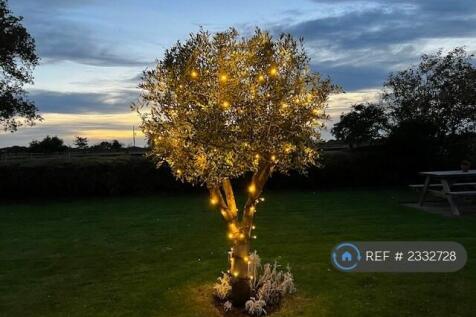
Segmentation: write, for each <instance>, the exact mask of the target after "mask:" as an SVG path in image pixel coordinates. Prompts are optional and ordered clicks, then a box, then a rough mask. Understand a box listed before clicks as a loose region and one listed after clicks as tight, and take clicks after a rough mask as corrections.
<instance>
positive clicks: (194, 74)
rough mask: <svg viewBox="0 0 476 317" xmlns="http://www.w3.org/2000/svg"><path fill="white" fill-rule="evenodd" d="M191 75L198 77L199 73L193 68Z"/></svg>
mask: <svg viewBox="0 0 476 317" xmlns="http://www.w3.org/2000/svg"><path fill="white" fill-rule="evenodd" d="M190 76H192V78H197V77H198V73H197V71H196V70H192V72H191V73H190Z"/></svg>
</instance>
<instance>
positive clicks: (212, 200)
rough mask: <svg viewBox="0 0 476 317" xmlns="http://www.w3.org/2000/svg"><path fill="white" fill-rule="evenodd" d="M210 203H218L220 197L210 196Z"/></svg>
mask: <svg viewBox="0 0 476 317" xmlns="http://www.w3.org/2000/svg"><path fill="white" fill-rule="evenodd" d="M210 204H212V205H216V204H218V199H217V198H216V197H212V198H210Z"/></svg>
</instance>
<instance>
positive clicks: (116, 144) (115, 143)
mask: <svg viewBox="0 0 476 317" xmlns="http://www.w3.org/2000/svg"><path fill="white" fill-rule="evenodd" d="M120 149H122V144H121V143H119V141H117V140H112V143H111V150H113V151H118V150H120Z"/></svg>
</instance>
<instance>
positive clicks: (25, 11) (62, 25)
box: [10, 0, 150, 66]
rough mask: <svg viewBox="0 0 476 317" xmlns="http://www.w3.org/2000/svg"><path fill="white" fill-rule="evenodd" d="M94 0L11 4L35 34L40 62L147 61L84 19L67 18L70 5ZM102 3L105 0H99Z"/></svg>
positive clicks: (117, 63)
mask: <svg viewBox="0 0 476 317" xmlns="http://www.w3.org/2000/svg"><path fill="white" fill-rule="evenodd" d="M95 2H96V3H97V1H92V0H89V1H79V0H77V1H76V0H74V1H70V0H68V1H61V0H47V1H26V0H20V1H17V2H15V3H14V5H13V4H11V5H10V6H11V7H12V9H13V10H14V13H15V14H19V15H22V16H23V17H24V23H25V25H26V27H27V28H28V30H29V32H30V33H31V34H32V36H33V37H34V38H35V41H36V45H37V50H38V54H39V56H40V57H41V59H42V63H54V62H59V61H73V62H77V63H81V64H87V65H94V66H144V65H147V64H149V63H150V61H145V60H141V59H139V58H134V56H131V54H130V53H129V54H125V53H122V52H120V50H119V49H117V48H118V47H120V46H121V45H120V44H121V43H118V42H114V41H112V40H110V39H104V38H98V37H97V36H96V35H95V34H97V32H96V31H95V30H94V27H93V26H92V25H90V24H87V23H86V22H85V21H83V22H80V21H79V20H78V19H71V18H68V13H69V12H70V10H71V9H75V8H78V7H87V6H90V5H92V4H94V3H95ZM102 4H104V3H102ZM91 9H92V10H93V9H94V8H91Z"/></svg>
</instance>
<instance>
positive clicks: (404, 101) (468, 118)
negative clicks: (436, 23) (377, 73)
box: [383, 48, 476, 138]
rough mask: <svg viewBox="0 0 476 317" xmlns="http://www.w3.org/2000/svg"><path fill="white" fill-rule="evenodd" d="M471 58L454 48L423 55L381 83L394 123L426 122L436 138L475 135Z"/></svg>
mask: <svg viewBox="0 0 476 317" xmlns="http://www.w3.org/2000/svg"><path fill="white" fill-rule="evenodd" d="M472 57H473V55H470V54H468V53H467V52H466V51H465V50H464V48H455V49H454V50H453V51H451V52H449V53H448V54H447V55H443V54H442V52H441V50H440V51H438V52H437V53H435V54H430V55H423V56H422V58H421V62H420V64H419V65H418V66H413V67H410V68H409V69H406V70H403V71H400V72H397V73H393V74H391V75H390V76H389V78H388V80H387V81H386V82H385V84H384V94H383V104H384V106H385V107H386V108H387V109H388V110H389V113H390V116H391V118H392V121H393V124H394V125H395V126H398V125H400V124H402V122H406V121H414V120H416V121H421V122H426V123H427V124H428V126H431V127H435V126H436V127H438V131H437V132H438V133H437V134H438V137H439V138H444V137H445V136H447V135H456V134H461V133H467V132H476V68H475V67H474V66H473V64H472V63H471V58H472Z"/></svg>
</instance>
